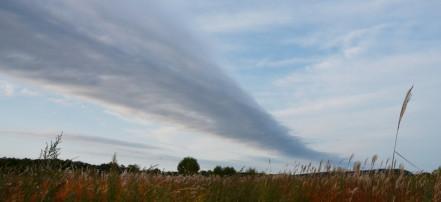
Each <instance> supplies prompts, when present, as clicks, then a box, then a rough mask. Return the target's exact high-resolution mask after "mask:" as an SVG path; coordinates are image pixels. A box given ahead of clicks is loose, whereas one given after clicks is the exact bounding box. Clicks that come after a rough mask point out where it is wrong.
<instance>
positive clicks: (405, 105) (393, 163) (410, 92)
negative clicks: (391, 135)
mask: <svg viewBox="0 0 441 202" xmlns="http://www.w3.org/2000/svg"><path fill="white" fill-rule="evenodd" d="M412 89H413V85H412V87H410V89H409V90H408V91H407V93H406V97H404V101H403V105H402V106H401V113H400V118H399V119H398V126H397V133H396V134H395V145H394V153H393V155H392V165H391V169H394V168H395V153H396V148H397V139H398V130H400V124H401V119H402V118H403V116H404V112H405V111H406V108H407V103H409V101H410V98H411V97H412Z"/></svg>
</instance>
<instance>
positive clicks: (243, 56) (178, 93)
mask: <svg viewBox="0 0 441 202" xmlns="http://www.w3.org/2000/svg"><path fill="white" fill-rule="evenodd" d="M440 9H441V2H436V1H424V2H416V1H398V0H397V1H395V0H381V1H380V0H378V1H333V2H329V1H283V0H279V1H266V0H257V1H255V0H253V1H240V2H237V1H229V0H227V1H204V0H195V1H175V0H165V1H161V2H158V1H137V0H134V1H128V2H120V1H110V2H109V1H104V0H96V1H86V0H66V1H55V0H46V1H9V0H8V1H2V2H0V27H1V29H0V112H1V113H0V148H1V149H0V156H5V157H16V158H38V157H39V154H40V150H41V149H42V148H44V146H45V143H46V142H50V141H51V140H54V138H55V137H56V136H57V135H58V134H61V133H63V137H62V143H61V145H60V147H61V149H62V150H61V155H60V158H62V159H75V160H79V161H83V162H88V163H92V164H101V163H108V162H110V161H111V158H112V156H113V154H114V153H115V152H116V154H117V158H118V162H119V163H120V164H124V165H128V164H138V165H140V166H141V167H147V168H148V167H150V166H156V167H157V168H160V169H163V170H170V171H174V170H176V166H177V164H178V163H179V161H180V160H181V159H182V158H184V157H187V156H192V157H195V158H196V159H198V162H199V163H200V165H201V169H203V170H208V169H213V168H214V167H215V166H216V165H221V166H233V167H235V168H236V169H237V170H239V169H241V168H242V167H253V168H257V169H258V170H261V171H267V172H280V171H290V170H292V169H294V168H295V165H296V164H298V163H301V164H307V163H309V162H313V163H317V162H319V161H320V160H325V161H326V160H330V161H331V162H332V163H333V164H334V165H349V164H348V160H349V158H350V156H351V155H352V154H354V155H355V157H354V161H356V160H359V161H362V162H363V161H365V159H370V158H371V157H372V156H374V155H378V157H379V160H378V164H380V162H381V161H383V165H384V163H385V162H386V161H387V159H390V158H391V156H392V154H393V146H394V141H395V132H396V128H397V123H398V118H399V115H400V112H401V105H402V103H403V100H404V96H405V95H406V92H407V90H408V89H409V88H410V87H411V86H412V85H414V88H413V91H412V93H413V96H412V99H411V101H410V102H409V104H408V107H407V110H406V112H405V115H404V117H403V120H402V121H401V126H400V131H399V136H398V142H397V151H398V152H399V153H400V154H401V155H403V156H404V157H406V159H408V160H409V161H410V162H412V163H413V164H414V165H416V166H417V167H418V168H415V167H413V166H412V165H410V164H409V163H407V162H406V161H405V160H404V159H402V158H400V157H397V164H403V165H404V166H405V168H406V169H407V170H410V171H418V170H419V169H422V170H424V171H432V170H434V169H436V168H438V167H439V166H441V161H438V159H439V158H438V154H439V153H441V147H440V146H439V142H441V136H440V134H439V132H440V131H441V124H439V123H440V122H441V117H440V116H439V114H440V113H441V106H440V105H439V103H440V102H441V95H440V94H439V89H441V80H440V79H439V76H441V21H439V20H438V19H441V14H440V13H439V10H440Z"/></svg>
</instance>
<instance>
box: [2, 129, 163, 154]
mask: <svg viewBox="0 0 441 202" xmlns="http://www.w3.org/2000/svg"><path fill="white" fill-rule="evenodd" d="M57 133H59V132H57V131H32V132H30V131H12V130H0V134H2V135H8V136H20V137H34V138H35V137H38V138H43V139H48V140H49V139H51V138H53V137H54V136H55V135H54V134H57ZM62 139H63V140H69V142H75V143H77V144H80V145H84V144H97V145H105V146H109V145H110V146H114V147H123V148H133V149H136V150H153V149H157V148H156V147H155V146H151V145H147V144H142V143H135V142H129V141H123V140H117V139H113V138H106V137H100V136H93V135H88V134H79V133H72V132H65V133H63V137H62Z"/></svg>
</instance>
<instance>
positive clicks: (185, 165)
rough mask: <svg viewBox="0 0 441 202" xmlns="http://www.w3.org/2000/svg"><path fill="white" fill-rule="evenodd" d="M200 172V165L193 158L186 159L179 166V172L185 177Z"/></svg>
mask: <svg viewBox="0 0 441 202" xmlns="http://www.w3.org/2000/svg"><path fill="white" fill-rule="evenodd" d="M198 171H199V163H198V161H197V160H196V159H195V158H193V157H185V158H184V159H182V160H181V162H179V164H178V172H179V174H183V175H192V174H196V173H197V172H198Z"/></svg>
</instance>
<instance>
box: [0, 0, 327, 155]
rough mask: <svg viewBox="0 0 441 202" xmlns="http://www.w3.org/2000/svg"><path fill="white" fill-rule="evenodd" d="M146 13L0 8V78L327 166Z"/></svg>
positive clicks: (75, 6) (176, 28)
mask: <svg viewBox="0 0 441 202" xmlns="http://www.w3.org/2000/svg"><path fill="white" fill-rule="evenodd" d="M120 4H121V5H120ZM147 8H150V9H147V10H145V9H144V10H140V9H136V8H134V9H133V11H131V12H130V13H131V15H130V16H122V15H119V13H118V9H130V7H128V6H125V5H123V3H111V5H110V3H107V2H106V1H94V3H90V2H88V1H63V2H58V1H44V2H36V1H1V2H0V27H1V29H0V43H1V45H0V74H2V75H6V76H8V77H11V78H15V79H17V80H20V81H22V82H27V83H30V84H32V85H35V86H38V87H39V88H41V89H44V90H48V91H51V92H54V93H58V94H65V95H69V96H73V97H76V98H79V99H83V100H86V101H88V102H92V103H96V104H100V105H104V106H106V107H109V108H111V109H113V110H116V111H117V112H119V113H122V114H126V115H130V116H136V117H140V118H145V119H151V120H156V121H159V122H161V123H165V124H170V125H175V126H179V127H183V128H185V129H188V130H193V131H197V132H199V133H201V134H207V135H213V136H217V137H221V138H226V139H228V140H231V141H234V142H237V143H240V144H242V145H246V146H251V147H254V148H262V149H265V150H271V151H276V152H279V153H281V154H283V155H286V156H290V157H300V158H305V159H314V160H320V159H325V160H326V159H333V158H334V157H333V156H332V155H329V154H325V153H321V152H317V151H314V150H312V149H309V148H308V147H307V146H306V145H305V144H304V143H303V142H302V140H301V139H299V138H297V137H296V136H292V135H290V131H289V130H288V129H287V128H286V127H284V126H282V125H280V124H279V123H278V122H277V121H276V120H275V119H274V118H273V117H271V116H270V115H269V114H268V113H267V112H266V111H265V110H264V109H263V108H261V107H260V106H259V105H258V104H257V103H256V102H255V101H254V99H253V98H251V97H250V96H249V95H248V94H247V93H246V92H244V91H243V90H242V89H241V88H240V87H239V86H238V85H237V83H236V82H235V81H233V80H232V79H230V78H229V77H228V76H226V74H225V73H223V71H222V70H221V69H220V68H219V67H218V66H217V65H216V62H215V61H214V60H213V59H211V57H210V55H209V54H207V53H206V47H204V45H203V44H202V43H201V42H199V41H198V40H197V39H195V38H193V37H192V35H191V34H189V32H187V31H186V30H185V29H184V28H182V27H181V26H180V25H179V23H175V22H174V21H173V20H170V19H169V18H170V17H171V16H167V15H166V14H161V12H159V11H158V10H157V8H156V7H154V6H153V5H152V6H150V7H147ZM137 16H142V17H139V18H137Z"/></svg>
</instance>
